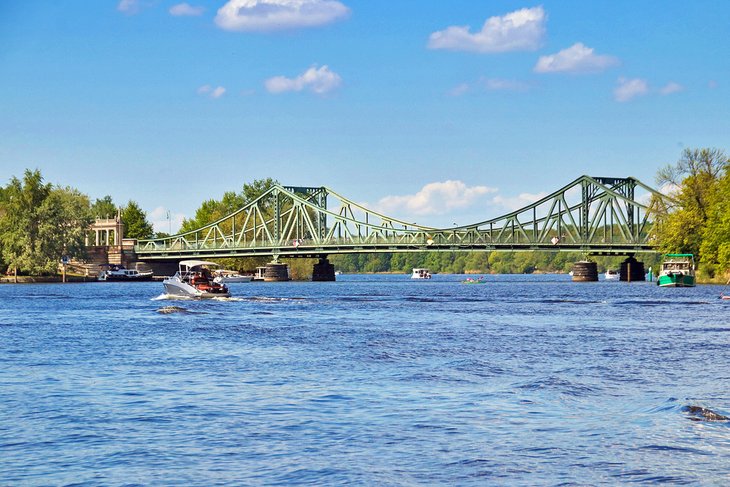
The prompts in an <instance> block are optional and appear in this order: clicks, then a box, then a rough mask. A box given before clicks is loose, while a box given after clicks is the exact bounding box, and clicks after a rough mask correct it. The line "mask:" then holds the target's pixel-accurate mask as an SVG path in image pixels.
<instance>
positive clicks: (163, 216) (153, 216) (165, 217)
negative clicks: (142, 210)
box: [150, 206, 185, 234]
mask: <svg viewBox="0 0 730 487" xmlns="http://www.w3.org/2000/svg"><path fill="white" fill-rule="evenodd" d="M184 219H185V215H184V214H182V213H173V212H171V211H170V210H168V209H167V208H165V207H164V206H158V207H157V208H155V209H154V210H152V211H151V212H150V223H152V228H153V229H154V230H155V232H165V233H169V234H174V233H177V232H178V231H179V230H180V226H181V225H182V222H183V220H184Z"/></svg>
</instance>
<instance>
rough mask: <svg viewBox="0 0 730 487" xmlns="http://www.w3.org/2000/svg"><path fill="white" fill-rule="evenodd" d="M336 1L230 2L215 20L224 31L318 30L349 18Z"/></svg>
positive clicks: (275, 0)
mask: <svg viewBox="0 0 730 487" xmlns="http://www.w3.org/2000/svg"><path fill="white" fill-rule="evenodd" d="M349 13H350V9H349V8H347V7H346V6H345V5H343V4H342V3H341V2H339V1H337V0H229V1H228V3H226V4H225V5H223V6H222V7H221V8H220V9H219V10H218V14H217V15H216V17H215V23H216V24H218V26H219V27H220V28H222V29H225V30H236V31H258V32H265V31H275V30H285V29H296V28H299V27H317V26H320V25H325V24H329V23H331V22H334V21H336V20H339V19H342V18H344V17H347V15H349Z"/></svg>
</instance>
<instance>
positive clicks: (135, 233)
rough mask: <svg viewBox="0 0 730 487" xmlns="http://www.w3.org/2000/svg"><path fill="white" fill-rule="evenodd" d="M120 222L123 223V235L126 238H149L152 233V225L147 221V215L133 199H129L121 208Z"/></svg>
mask: <svg viewBox="0 0 730 487" xmlns="http://www.w3.org/2000/svg"><path fill="white" fill-rule="evenodd" d="M122 223H124V236H125V237H127V238H137V239H140V238H151V237H152V235H153V234H154V230H153V229H152V225H151V224H150V222H148V221H147V215H146V214H145V212H144V211H142V209H141V208H140V207H139V205H138V204H137V203H136V202H134V201H130V202H129V203H127V206H125V207H124V208H123V209H122Z"/></svg>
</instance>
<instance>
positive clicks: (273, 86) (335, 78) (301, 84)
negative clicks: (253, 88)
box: [264, 65, 342, 95]
mask: <svg viewBox="0 0 730 487" xmlns="http://www.w3.org/2000/svg"><path fill="white" fill-rule="evenodd" d="M341 84H342V78H341V77H340V75H339V74H337V73H335V72H334V71H330V69H329V67H327V65H324V66H322V67H321V68H317V67H316V66H312V67H311V68H309V69H308V70H306V71H305V72H304V73H302V74H301V75H299V76H297V77H296V78H287V77H285V76H275V77H273V78H269V79H267V80H266V81H265V82H264V86H265V87H266V90H267V91H268V92H269V93H274V94H278V93H284V92H287V91H302V90H309V91H311V92H313V93H316V94H318V95H325V94H327V93H330V92H331V91H334V90H336V89H337V88H339V87H340V85H341Z"/></svg>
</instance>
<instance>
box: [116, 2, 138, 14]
mask: <svg viewBox="0 0 730 487" xmlns="http://www.w3.org/2000/svg"><path fill="white" fill-rule="evenodd" d="M117 10H119V11H120V12H124V13H125V14H136V13H137V12H139V1H138V0H120V1H119V3H118V4H117Z"/></svg>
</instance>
